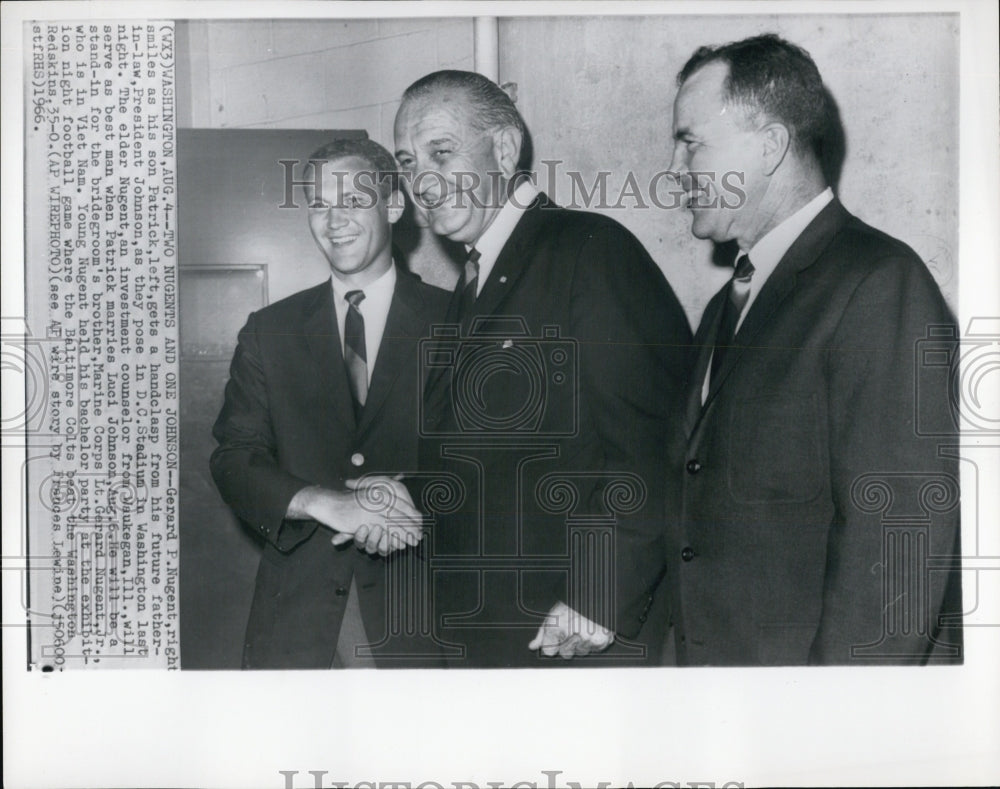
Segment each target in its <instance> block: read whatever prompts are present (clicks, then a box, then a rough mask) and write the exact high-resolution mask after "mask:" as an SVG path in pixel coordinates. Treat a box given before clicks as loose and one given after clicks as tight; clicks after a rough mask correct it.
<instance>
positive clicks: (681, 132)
mask: <svg viewBox="0 0 1000 789" xmlns="http://www.w3.org/2000/svg"><path fill="white" fill-rule="evenodd" d="M694 136H695V135H694V133H693V132H692V131H691V130H690V129H688V128H686V127H682V128H680V129H678V130H677V131H675V132H674V139H675V140H681V139H684V138H685V137H694Z"/></svg>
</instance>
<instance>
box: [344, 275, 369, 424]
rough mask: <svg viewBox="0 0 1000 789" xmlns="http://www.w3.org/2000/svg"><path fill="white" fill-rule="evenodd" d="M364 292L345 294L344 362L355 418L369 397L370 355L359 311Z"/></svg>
mask: <svg viewBox="0 0 1000 789" xmlns="http://www.w3.org/2000/svg"><path fill="white" fill-rule="evenodd" d="M364 298H365V293H364V291H362V290H351V291H348V292H347V293H345V294H344V299H345V300H346V301H347V304H348V307H347V318H346V319H345V320H344V362H345V363H346V364H347V377H348V379H349V380H350V382H351V395H352V396H353V397H354V413H355V416H358V415H360V413H361V409H363V408H364V407H365V400H366V399H367V397H368V353H367V351H366V349H365V319H364V317H362V315H361V311H360V310H358V305H359V304H360V303H361V302H362V301H364Z"/></svg>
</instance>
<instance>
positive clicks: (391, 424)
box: [211, 140, 447, 668]
mask: <svg viewBox="0 0 1000 789" xmlns="http://www.w3.org/2000/svg"><path fill="white" fill-rule="evenodd" d="M309 161H310V164H309V165H308V168H307V171H308V173H309V174H310V179H311V181H312V183H313V186H312V187H311V188H307V190H306V197H307V200H308V202H309V208H308V211H309V227H310V230H311V231H312V234H313V238H314V239H315V241H316V245H317V246H318V247H319V249H320V251H321V252H322V253H323V255H324V257H325V258H326V261H327V263H328V264H329V266H330V270H331V272H332V277H331V278H330V279H329V280H328V281H325V282H322V283H320V284H319V285H316V286H315V287H312V288H309V289H307V290H303V291H301V292H299V293H296V294H294V295H292V296H290V297H288V298H286V299H283V300H282V301H279V302H277V303H275V304H272V305H270V306H269V307H266V308H264V309H262V310H260V311H258V312H256V313H254V314H252V315H251V316H250V317H249V319H248V321H247V324H246V326H245V327H244V328H243V330H242V331H241V332H240V335H239V345H238V347H237V349H236V354H235V356H234V357H233V362H232V367H231V370H230V380H229V383H228V385H227V387H226V397H225V404H224V406H223V408H222V412H221V413H220V415H219V418H218V421H217V422H216V424H215V428H214V435H215V437H216V439H217V440H218V442H219V447H218V449H216V451H215V452H214V453H213V455H212V460H211V467H212V474H213V476H214V478H215V481H216V484H217V485H218V487H219V490H220V492H221V493H222V496H223V498H224V499H225V500H226V502H227V503H228V504H229V505H230V506H231V507H232V508H233V509H234V510H235V511H236V513H237V514H238V515H239V516H240V518H241V519H242V520H243V521H244V522H245V523H246V524H247V525H248V526H249V528H250V529H251V530H252V531H253V532H254V533H256V534H257V535H258V536H259V537H260V538H261V539H262V540H263V554H262V558H261V562H260V567H259V570H258V574H257V582H256V591H255V594H254V600H253V604H252V607H251V612H250V621H249V624H248V626H247V634H246V642H245V646H244V654H243V664H244V667H245V668H326V667H331V666H332V667H353V666H370V665H372V664H373V660H372V658H371V654H370V652H369V650H367V649H364V648H363V647H364V646H365V645H367V644H374V643H376V642H378V641H380V639H381V637H382V636H383V635H384V634H386V632H387V627H386V620H387V610H386V609H387V606H388V605H389V604H390V601H389V600H388V597H387V589H386V582H385V576H386V567H385V563H386V559H383V558H380V557H387V556H388V555H389V554H391V553H393V552H395V551H403V550H406V549H407V548H410V547H412V546H415V545H416V544H417V543H418V542H419V541H420V539H421V537H422V533H421V515H420V512H419V511H418V510H417V508H416V507H414V505H413V503H412V502H411V500H410V498H409V495H408V494H407V492H406V489H405V488H404V487H403V486H402V485H401V484H400V483H399V482H398V480H397V479H394V478H393V475H396V474H397V473H400V472H407V471H414V470H416V467H417V416H416V411H417V403H418V400H419V391H418V389H417V385H416V382H417V341H418V339H419V338H420V337H422V336H425V335H426V334H427V332H428V330H429V326H430V325H431V323H433V322H434V321H436V320H440V319H441V318H442V317H443V314H444V309H445V306H446V303H447V294H446V293H445V292H444V291H441V290H438V289H437V288H433V287H431V286H429V285H425V284H424V283H422V282H421V281H420V279H419V278H418V277H416V276H414V275H413V274H410V273H409V272H408V271H406V270H405V269H404V268H402V267H401V266H400V265H399V264H398V262H395V261H393V257H392V243H391V241H392V225H393V224H394V223H395V222H396V221H397V220H398V219H399V217H400V215H401V213H402V202H401V200H402V197H401V195H400V194H399V192H398V190H397V188H396V177H395V172H394V171H395V163H394V161H393V159H392V156H391V155H390V154H389V152H388V151H386V150H385V149H384V148H383V147H382V146H380V145H378V144H377V143H374V142H372V141H370V140H335V141H333V142H331V143H329V144H327V145H325V146H323V147H322V148H320V149H319V150H318V151H316V152H315V153H313V155H312V156H311V157H310V159H309ZM359 479H361V482H354V481H352V480H359ZM372 485H379V486H380V493H383V494H386V495H387V499H386V500H385V502H384V506H378V502H377V499H378V496H374V495H373V496H370V497H365V495H364V491H360V492H359V491H358V490H357V487H358V486H372ZM352 541H353V542H355V543H356V544H357V546H358V547H359V548H361V549H363V551H364V552H366V553H367V554H368V555H365V553H362V552H359V551H355V550H350V549H349V548H348V547H347V544H348V543H350V542H352ZM393 558H397V557H393ZM421 653H422V654H424V655H425V656H426V650H425V649H423V648H422V649H421ZM397 654H398V655H399V659H396V660H394V661H392V663H391V665H396V666H401V665H410V664H411V663H410V661H408V660H407V659H406V658H407V657H413V654H412V653H408V652H407V651H406V649H405V645H404V648H402V649H401V650H399V651H398V653H397ZM418 664H420V665H425V664H426V660H425V659H422V660H421V661H419V662H418Z"/></svg>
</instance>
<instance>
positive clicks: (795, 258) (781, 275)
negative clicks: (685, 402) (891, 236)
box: [703, 198, 849, 411]
mask: <svg viewBox="0 0 1000 789" xmlns="http://www.w3.org/2000/svg"><path fill="white" fill-rule="evenodd" d="M848 216H849V214H848V213H847V211H846V210H845V209H844V207H843V205H841V203H840V201H839V200H837V199H836V198H834V199H833V200H832V201H831V202H830V203H829V204H828V205H827V206H826V207H825V208H824V209H823V210H822V211H820V213H819V214H818V215H817V217H816V218H815V219H814V220H813V221H812V222H810V223H809V225H808V226H807V227H806V229H805V230H804V231H802V234H801V235H800V236H799V237H798V238H797V239H795V241H794V242H793V243H792V245H791V246H790V247H789V248H788V251H787V252H785V254H784V256H783V257H782V258H781V260H780V261H779V262H778V265H777V267H776V268H775V269H774V271H773V272H772V274H771V276H770V277H768V279H767V282H765V283H764V287H763V288H762V289H761V291H760V293H759V294H758V296H757V298H756V299H755V300H754V303H753V304H752V305H751V306H750V310H749V312H747V314H746V317H745V318H744V319H743V323H742V324H741V325H740V328H739V331H737V332H736V337H735V338H734V341H733V347H732V348H730V349H729V352H728V353H727V354H726V357H725V359H724V360H723V362H722V367H720V368H719V370H718V374H717V375H715V376H713V377H712V380H711V381H710V383H709V388H708V397H706V398H705V405H704V409H707V408H708V406H709V404H710V403H711V402H712V400H713V399H714V398H715V396H716V394H718V392H719V389H720V388H721V387H722V385H723V384H724V383H725V381H726V378H727V377H728V376H729V373H730V372H732V370H733V368H734V367H735V366H736V364H737V362H738V361H739V360H740V357H741V356H742V355H743V353H744V351H745V350H746V349H747V348H750V347H753V346H754V344H755V342H756V340H757V338H758V336H759V335H760V333H761V332H762V331H763V330H764V329H765V328H766V327H767V326H768V325H769V324H770V323H771V317H772V315H773V314H774V312H775V310H777V309H778V307H779V306H781V304H782V302H784V301H785V299H786V298H788V296H789V295H790V294H791V293H792V291H794V290H795V284H796V281H797V279H798V275H799V272H801V271H803V270H805V269H807V268H808V267H809V266H811V265H812V264H813V263H815V262H816V260H817V259H818V258H819V256H820V255H821V254H822V252H823V250H824V249H826V247H827V246H829V244H830V242H831V241H832V240H833V237H834V236H835V235H836V234H837V232H838V231H839V230H840V228H841V227H843V225H844V223H845V222H846V221H847V217H848ZM720 315H721V310H720ZM704 409H703V411H704Z"/></svg>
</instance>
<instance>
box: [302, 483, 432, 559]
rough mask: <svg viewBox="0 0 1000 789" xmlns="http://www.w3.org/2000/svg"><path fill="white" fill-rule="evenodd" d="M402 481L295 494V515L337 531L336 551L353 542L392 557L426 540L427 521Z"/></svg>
mask: <svg viewBox="0 0 1000 789" xmlns="http://www.w3.org/2000/svg"><path fill="white" fill-rule="evenodd" d="M401 479H402V475H397V476H395V477H388V476H381V475H373V476H369V477H362V478H361V479H349V480H347V481H346V483H345V485H346V487H347V490H343V491H338V490H331V489H329V488H321V487H319V486H313V487H309V488H306V489H304V490H302V491H300V492H299V493H298V494H296V497H295V498H294V499H293V501H292V506H291V507H290V509H294V510H295V511H296V512H299V511H301V512H302V513H303V514H304V515H305V516H306V517H309V518H313V519H315V520H317V521H319V522H320V523H322V524H323V525H325V526H327V527H329V528H330V529H332V530H333V531H334V532H335V534H334V535H333V537H332V538H331V542H332V543H333V544H334V545H343V544H345V543H348V542H351V541H352V540H353V541H354V544H355V545H357V546H358V548H360V549H361V550H363V551H367V552H368V553H370V554H378V555H379V556H388V555H389V554H390V553H392V552H393V551H399V550H402V549H404V548H407V547H412V546H415V545H417V544H419V543H420V540H421V539H422V538H423V536H424V533H423V515H422V514H421V513H420V510H418V509H417V508H416V507H415V506H414V504H413V500H412V499H411V498H410V494H409V491H407V489H406V486H405V485H403V483H402V482H401V481H400V480H401Z"/></svg>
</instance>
